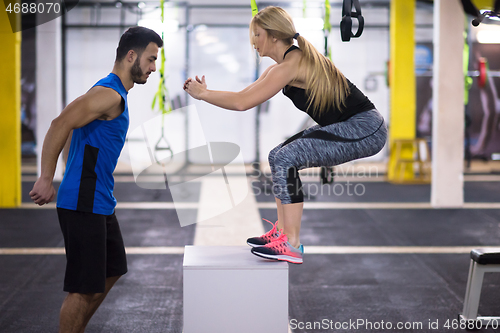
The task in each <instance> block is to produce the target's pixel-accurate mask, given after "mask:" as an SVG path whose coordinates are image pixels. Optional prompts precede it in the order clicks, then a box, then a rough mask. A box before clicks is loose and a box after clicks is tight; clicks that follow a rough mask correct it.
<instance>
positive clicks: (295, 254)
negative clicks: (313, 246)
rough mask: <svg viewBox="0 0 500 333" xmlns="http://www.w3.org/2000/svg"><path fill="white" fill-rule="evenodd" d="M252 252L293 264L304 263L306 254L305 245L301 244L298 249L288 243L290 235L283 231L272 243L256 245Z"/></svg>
mask: <svg viewBox="0 0 500 333" xmlns="http://www.w3.org/2000/svg"><path fill="white" fill-rule="evenodd" d="M252 253H253V254H255V255H257V256H259V257H262V258H266V259H274V260H283V261H288V262H291V263H292V264H302V262H303V260H302V257H303V256H304V247H303V246H302V244H300V246H299V248H298V249H296V248H294V247H293V246H291V245H290V243H288V237H287V236H286V235H285V234H283V233H281V235H280V236H279V237H278V238H276V239H275V240H274V241H272V242H271V243H268V244H266V245H264V246H261V247H254V248H253V249H252Z"/></svg>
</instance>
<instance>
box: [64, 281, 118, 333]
mask: <svg viewBox="0 0 500 333" xmlns="http://www.w3.org/2000/svg"><path fill="white" fill-rule="evenodd" d="M119 278H120V276H113V277H109V278H107V279H106V290H105V291H104V292H103V293H95V294H79V293H69V294H68V296H66V299H65V300H64V302H63V304H62V307H61V314H60V319H59V333H83V332H84V331H85V327H87V324H88V322H89V321H90V319H91V318H92V316H93V315H94V313H95V312H96V311H97V309H98V308H99V306H100V305H101V303H102V301H104V299H105V298H106V296H107V295H108V292H109V291H110V290H111V288H112V287H113V285H114V284H115V283H116V281H118V279H119Z"/></svg>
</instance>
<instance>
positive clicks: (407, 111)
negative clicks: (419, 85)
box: [387, 0, 416, 180]
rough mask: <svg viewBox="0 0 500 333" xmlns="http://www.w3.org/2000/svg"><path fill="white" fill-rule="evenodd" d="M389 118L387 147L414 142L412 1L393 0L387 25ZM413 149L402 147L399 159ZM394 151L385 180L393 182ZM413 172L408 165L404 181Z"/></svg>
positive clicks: (408, 154) (413, 13)
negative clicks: (397, 141)
mask: <svg viewBox="0 0 500 333" xmlns="http://www.w3.org/2000/svg"><path fill="white" fill-rule="evenodd" d="M390 39H391V40H390V48H391V49H390V72H389V81H390V88H391V98H390V105H391V116H390V131H389V147H392V143H393V142H394V140H395V139H414V138H415V134H416V133H415V132H416V119H415V118H416V84H415V60H414V54H415V0H392V1H391V23H390ZM412 156H413V149H412V147H411V146H410V145H406V146H403V149H402V151H401V157H402V158H411V157H412ZM395 164H396V158H395V151H393V149H391V152H390V156H389V166H388V174H387V176H388V178H389V180H392V179H394V168H395ZM413 177H414V176H413V169H412V167H411V165H409V164H408V166H407V169H406V170H405V175H404V178H405V179H412V178H413Z"/></svg>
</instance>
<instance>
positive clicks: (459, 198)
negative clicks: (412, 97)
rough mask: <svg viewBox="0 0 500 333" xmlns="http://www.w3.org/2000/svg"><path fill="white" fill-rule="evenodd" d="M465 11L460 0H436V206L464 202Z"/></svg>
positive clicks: (433, 182) (434, 185) (433, 151)
mask: <svg viewBox="0 0 500 333" xmlns="http://www.w3.org/2000/svg"><path fill="white" fill-rule="evenodd" d="M464 19H465V18H464V12H463V9H462V6H461V3H460V0H436V1H434V85H433V91H432V94H433V106H432V108H433V114H432V188H431V204H432V206H433V207H436V208H437V207H441V208H445V207H461V206H462V205H463V202H464V189H463V186H464V185H463V183H464V181H463V168H464V166H463V163H464V74H463V63H462V57H463V48H464V37H463V31H464Z"/></svg>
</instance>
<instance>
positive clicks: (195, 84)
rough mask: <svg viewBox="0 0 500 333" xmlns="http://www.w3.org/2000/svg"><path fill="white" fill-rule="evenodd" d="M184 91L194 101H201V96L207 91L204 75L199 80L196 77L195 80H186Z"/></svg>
mask: <svg viewBox="0 0 500 333" xmlns="http://www.w3.org/2000/svg"><path fill="white" fill-rule="evenodd" d="M184 90H185V91H187V93H188V94H189V95H191V97H193V98H194V99H201V95H202V94H203V93H204V92H205V91H207V83H206V82H205V75H203V76H202V77H201V80H200V78H199V77H198V76H196V80H193V79H192V78H189V79H187V80H186V82H184Z"/></svg>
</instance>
